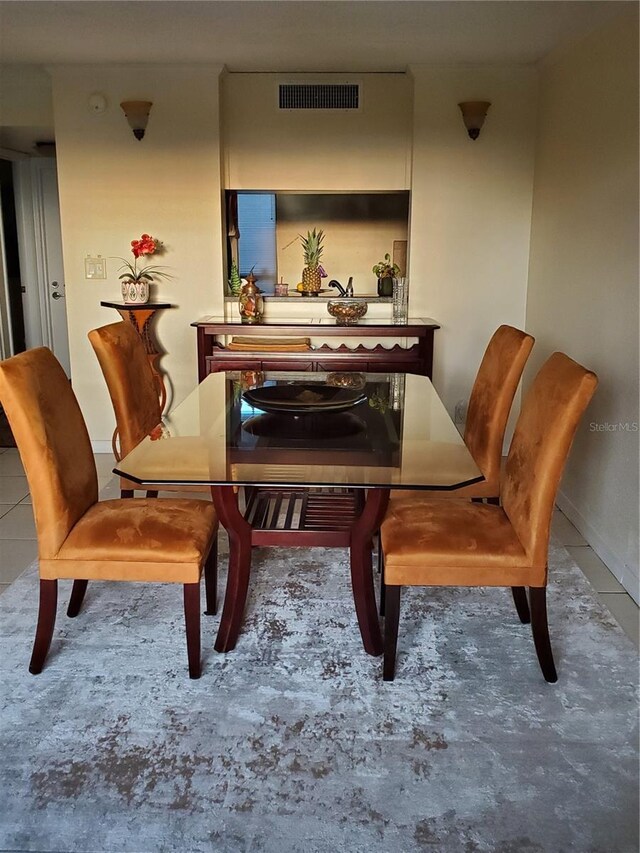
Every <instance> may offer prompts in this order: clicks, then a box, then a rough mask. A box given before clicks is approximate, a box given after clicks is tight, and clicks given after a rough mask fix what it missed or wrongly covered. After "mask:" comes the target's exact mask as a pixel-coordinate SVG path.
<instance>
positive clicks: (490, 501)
mask: <svg viewBox="0 0 640 853" xmlns="http://www.w3.org/2000/svg"><path fill="white" fill-rule="evenodd" d="M487 503H488V504H493V506H500V498H487Z"/></svg>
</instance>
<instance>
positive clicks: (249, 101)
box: [222, 74, 411, 190]
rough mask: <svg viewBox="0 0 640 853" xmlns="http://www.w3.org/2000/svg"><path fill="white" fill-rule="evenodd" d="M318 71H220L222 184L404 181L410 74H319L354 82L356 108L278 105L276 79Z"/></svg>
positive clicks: (297, 186) (354, 185)
mask: <svg viewBox="0 0 640 853" xmlns="http://www.w3.org/2000/svg"><path fill="white" fill-rule="evenodd" d="M318 79H319V76H318V75H316V74H313V75H312V74H309V75H300V74H299V75H283V74H226V75H225V76H224V78H223V86H222V106H223V108H222V114H223V126H224V161H225V180H226V186H227V187H228V188H229V189H245V190H246V189H249V190H252V189H253V190H256V189H261V190H262V189H266V190H291V189H292V190H387V189H395V190H398V189H408V188H409V184H410V173H409V168H410V150H409V146H410V142H411V80H410V78H409V77H408V76H407V75H405V74H359V75H358V74H355V75H345V74H342V75H337V74H323V75H321V79H322V82H329V83H331V82H337V83H344V82H350V83H351V82H361V84H362V106H361V109H359V110H354V111H349V112H341V111H335V112H334V111H331V110H326V111H324V110H323V111H317V112H316V111H314V110H297V111H296V110H279V109H278V100H277V94H278V89H277V87H278V84H279V83H289V82H310V83H313V82H316V81H317V80H318Z"/></svg>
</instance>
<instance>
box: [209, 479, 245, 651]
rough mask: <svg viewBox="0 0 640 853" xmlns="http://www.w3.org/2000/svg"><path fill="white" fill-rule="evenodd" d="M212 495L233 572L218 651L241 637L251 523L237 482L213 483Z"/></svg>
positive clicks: (216, 645) (230, 569)
mask: <svg viewBox="0 0 640 853" xmlns="http://www.w3.org/2000/svg"><path fill="white" fill-rule="evenodd" d="M211 497H212V498H213V505H214V506H215V508H216V512H217V513H218V519H219V521H220V524H222V526H223V527H224V528H225V530H226V531H227V533H228V534H229V574H228V576H227V589H226V592H225V596H224V606H223V608H222V618H221V620H220V627H219V628H218V636H217V637H216V642H215V646H214V648H215V650H216V651H217V652H230V651H231V650H232V649H234V648H235V645H236V642H237V641H238V634H239V632H240V626H241V624H242V617H243V615H244V608H245V604H246V601H247V590H248V589H249V575H250V573H251V525H250V524H248V523H247V522H246V521H245V519H244V517H243V515H242V513H241V512H240V509H239V508H238V495H237V493H236V492H234V490H233V486H211Z"/></svg>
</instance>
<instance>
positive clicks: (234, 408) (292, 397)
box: [114, 371, 483, 490]
mask: <svg viewBox="0 0 640 853" xmlns="http://www.w3.org/2000/svg"><path fill="white" fill-rule="evenodd" d="M114 470H115V473H117V474H121V475H124V476H125V477H127V478H128V479H130V480H133V481H134V482H137V483H140V484H141V485H150V484H159V485H161V484H166V485H181V484H184V485H262V486H273V487H278V486H280V487H289V486H308V487H313V486H316V487H346V486H350V487H355V488H374V487H378V488H393V489H433V490H453V489H456V488H459V487H460V486H463V485H467V484H469V483H474V482H479V481H480V480H482V479H483V477H482V474H481V473H480V471H479V469H478V467H477V465H476V464H475V462H474V461H473V458H472V456H471V454H470V453H469V451H468V450H467V448H466V446H465V444H464V442H463V440H462V437H461V436H460V434H459V433H458V431H457V429H456V427H455V425H454V423H453V421H452V420H451V418H450V417H449V414H448V412H447V411H446V409H445V407H444V405H443V403H442V401H441V400H440V398H439V397H438V394H437V393H436V391H435V389H434V387H433V385H432V384H431V381H430V380H429V379H428V378H427V377H424V376H416V375H414V374H400V373H346V372H345V373H335V372H334V373H319V372H318V373H310V372H305V373H293V372H282V373H278V372H266V373H258V372H254V371H244V372H237V371H228V372H221V373H215V374H210V375H209V376H207V377H206V379H205V380H204V381H203V382H202V383H201V384H200V385H199V386H198V387H197V388H196V389H195V390H194V391H193V392H192V393H191V394H189V396H188V397H187V398H186V399H185V400H184V401H183V402H182V403H181V404H180V405H179V406H177V407H176V408H175V409H174V410H173V411H172V412H171V413H170V414H169V415H168V416H166V417H165V418H164V421H163V426H162V428H157V429H156V430H154V431H153V433H152V434H151V435H150V436H148V437H147V438H145V439H144V440H143V441H142V442H141V443H140V444H139V445H138V446H137V447H136V448H135V449H134V450H133V451H132V452H131V453H129V454H128V455H127V456H126V457H125V458H124V459H122V460H121V461H120V462H119V463H118V465H117V467H116V468H115V469H114Z"/></svg>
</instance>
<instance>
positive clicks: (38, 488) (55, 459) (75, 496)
mask: <svg viewBox="0 0 640 853" xmlns="http://www.w3.org/2000/svg"><path fill="white" fill-rule="evenodd" d="M0 402H2V405H3V407H4V410H5V412H6V415H7V418H8V420H9V424H10V426H11V430H12V432H13V436H14V438H15V440H16V444H17V445H18V450H19V451H20V457H21V459H22V464H23V465H24V470H25V472H26V475H27V480H28V481H29V490H30V492H31V500H32V501H33V514H34V516H35V521H36V530H37V534H38V550H39V554H40V558H41V559H54V558H55V557H56V555H57V553H58V550H59V549H60V546H61V545H62V543H63V542H64V541H65V539H66V538H67V535H68V533H69V531H70V530H71V528H72V527H73V526H74V524H75V523H76V522H77V521H78V520H79V519H80V518H81V517H82V516H83V515H84V514H85V512H86V511H87V510H88V509H89V507H91V506H93V504H94V503H95V502H96V501H97V500H98V478H97V475H96V466H95V462H94V459H93V452H92V450H91V443H90V441H89V435H88V433H87V428H86V426H85V423H84V419H83V417H82V412H81V411H80V407H79V406H78V401H77V400H76V397H75V394H74V393H73V391H72V390H71V385H70V384H69V380H68V379H67V377H66V375H65V372H64V370H63V369H62V367H61V366H60V364H59V363H58V361H57V359H56V358H55V356H54V355H53V353H52V352H51V351H50V350H48V349H46V348H45V347H39V348H37V349H32V350H28V351H27V352H23V353H21V354H20V355H16V356H14V357H13V358H9V359H7V360H6V361H3V362H0Z"/></svg>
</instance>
